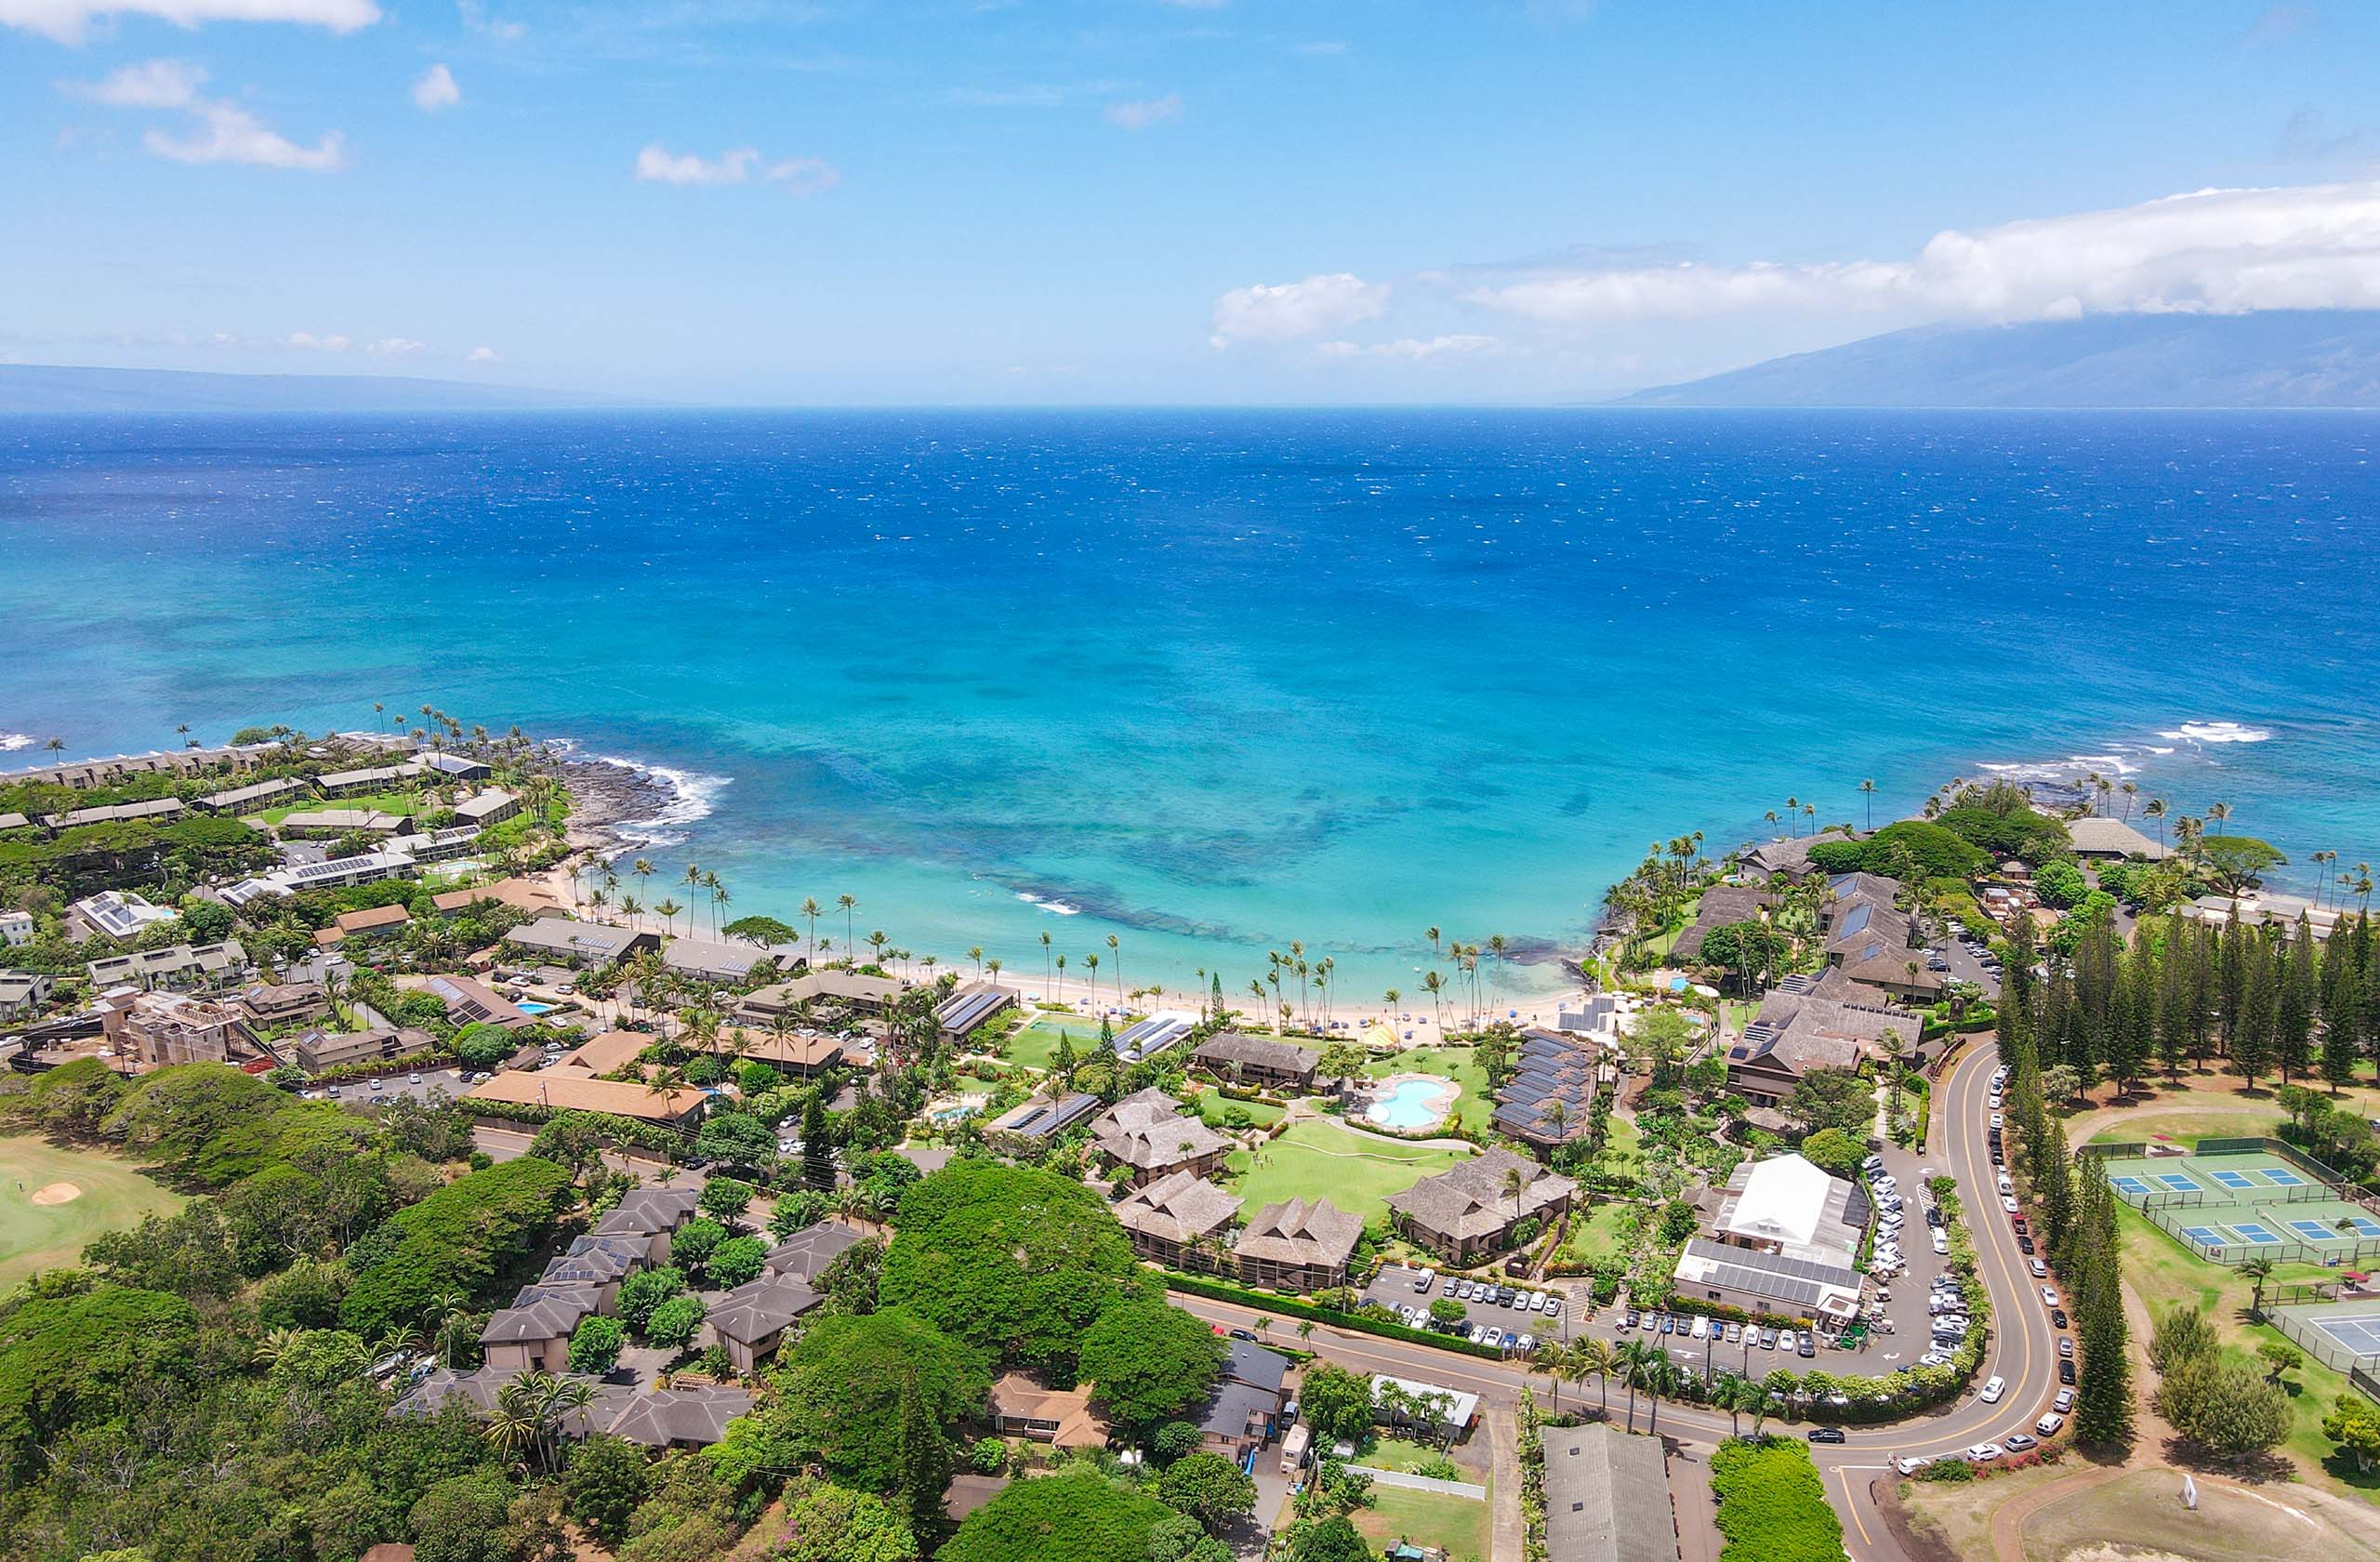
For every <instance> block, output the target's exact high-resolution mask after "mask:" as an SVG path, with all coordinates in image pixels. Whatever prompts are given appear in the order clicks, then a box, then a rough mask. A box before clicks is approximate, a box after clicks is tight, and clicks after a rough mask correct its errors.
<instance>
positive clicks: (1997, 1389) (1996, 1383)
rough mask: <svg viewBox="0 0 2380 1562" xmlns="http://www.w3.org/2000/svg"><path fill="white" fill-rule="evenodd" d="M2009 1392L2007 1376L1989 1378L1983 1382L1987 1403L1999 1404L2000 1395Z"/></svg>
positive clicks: (1984, 1400)
mask: <svg viewBox="0 0 2380 1562" xmlns="http://www.w3.org/2000/svg"><path fill="white" fill-rule="evenodd" d="M2007 1392H2008V1380H2007V1379H2006V1378H2003V1377H1990V1378H1987V1379H1985V1380H1984V1383H1983V1402H1984V1403H1985V1404H1987V1405H1997V1404H1998V1403H2000V1397H2001V1396H2002V1395H2003V1394H2005V1393H2007Z"/></svg>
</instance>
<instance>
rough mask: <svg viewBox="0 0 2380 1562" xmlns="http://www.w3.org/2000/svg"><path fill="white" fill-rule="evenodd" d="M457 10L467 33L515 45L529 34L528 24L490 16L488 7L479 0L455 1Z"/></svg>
mask: <svg viewBox="0 0 2380 1562" xmlns="http://www.w3.org/2000/svg"><path fill="white" fill-rule="evenodd" d="M455 9H456V11H457V12H459V13H460V14H461V16H462V19H463V26H464V29H465V30H466V31H468V32H472V33H479V34H481V35H482V36H483V37H489V38H494V39H496V41H497V42H499V43H506V44H509V43H514V42H517V41H518V40H520V39H522V38H525V37H527V36H528V34H529V24H528V23H527V22H525V21H503V20H497V19H496V18H495V17H492V16H490V15H488V14H487V7H484V6H483V5H481V4H480V3H479V0H455Z"/></svg>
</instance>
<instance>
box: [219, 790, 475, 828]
mask: <svg viewBox="0 0 2380 1562" xmlns="http://www.w3.org/2000/svg"><path fill="white" fill-rule="evenodd" d="M419 801H428V802H429V803H430V807H431V808H442V807H443V806H445V805H444V804H443V803H441V802H439V801H437V800H435V799H434V798H433V799H423V798H417V796H416V795H415V794H414V793H412V792H372V793H368V794H366V795H365V796H363V797H343V798H332V799H330V800H329V801H324V800H322V799H320V798H309V799H307V800H305V801H301V802H293V803H290V804H288V805H286V806H285V807H281V808H267V809H264V810H262V811H260V812H259V813H258V814H257V817H258V818H259V819H262V820H263V821H264V822H265V823H266V824H268V825H277V824H279V823H281V821H282V820H284V819H286V818H287V817H289V815H291V814H318V813H320V812H322V811H323V810H324V809H325V808H376V809H378V810H379V811H380V812H381V813H383V814H403V815H405V816H406V817H407V818H410V817H412V816H413V814H414V813H415V804H416V803H417V802H419Z"/></svg>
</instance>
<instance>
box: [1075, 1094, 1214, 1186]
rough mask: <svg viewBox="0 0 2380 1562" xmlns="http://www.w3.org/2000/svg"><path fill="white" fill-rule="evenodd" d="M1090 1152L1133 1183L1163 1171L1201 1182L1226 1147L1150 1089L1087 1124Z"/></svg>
mask: <svg viewBox="0 0 2380 1562" xmlns="http://www.w3.org/2000/svg"><path fill="white" fill-rule="evenodd" d="M1091 1147H1092V1148H1093V1149H1095V1150H1097V1151H1098V1152H1099V1153H1100V1154H1101V1155H1103V1156H1104V1157H1106V1158H1108V1159H1109V1160H1111V1161H1114V1162H1115V1163H1116V1164H1117V1165H1119V1166H1123V1167H1127V1168H1129V1169H1130V1170H1131V1174H1132V1180H1133V1181H1134V1182H1136V1183H1139V1182H1147V1181H1148V1180H1149V1179H1151V1178H1153V1177H1158V1176H1162V1175H1164V1174H1165V1173H1166V1172H1168V1171H1188V1172H1189V1173H1190V1174H1191V1175H1192V1176H1197V1177H1203V1176H1205V1175H1206V1174H1207V1173H1208V1172H1209V1171H1212V1170H1213V1169H1214V1168H1215V1167H1216V1166H1218V1165H1220V1164H1222V1162H1223V1157H1225V1156H1227V1155H1229V1154H1230V1153H1231V1148H1232V1142H1231V1141H1230V1140H1228V1139H1226V1138H1224V1137H1223V1135H1222V1134H1220V1133H1218V1132H1215V1131H1214V1130H1213V1129H1211V1128H1209V1127H1208V1126H1207V1125H1206V1123H1205V1122H1204V1121H1203V1120H1201V1119H1198V1118H1196V1117H1192V1116H1190V1115H1188V1114H1186V1113H1184V1112H1183V1110H1182V1107H1181V1104H1180V1103H1178V1102H1176V1101H1175V1100H1174V1099H1173V1097H1171V1096H1170V1095H1168V1094H1166V1093H1165V1092H1163V1091H1161V1090H1159V1089H1157V1087H1156V1086H1154V1085H1152V1086H1150V1087H1149V1088H1148V1089H1147V1090H1144V1091H1140V1092H1135V1093H1134V1094H1131V1095H1128V1096H1126V1097H1125V1098H1124V1099H1123V1100H1121V1101H1119V1102H1117V1103H1116V1105H1113V1106H1111V1107H1109V1108H1108V1109H1107V1110H1106V1111H1104V1112H1103V1113H1101V1114H1100V1115H1099V1116H1098V1117H1097V1118H1095V1119H1092V1120H1091Z"/></svg>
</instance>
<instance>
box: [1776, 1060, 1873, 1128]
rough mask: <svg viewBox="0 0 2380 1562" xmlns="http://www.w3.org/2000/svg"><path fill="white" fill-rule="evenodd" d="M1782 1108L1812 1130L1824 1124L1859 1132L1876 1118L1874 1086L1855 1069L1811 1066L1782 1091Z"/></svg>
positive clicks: (1825, 1126)
mask: <svg viewBox="0 0 2380 1562" xmlns="http://www.w3.org/2000/svg"><path fill="white" fill-rule="evenodd" d="M1784 1108H1785V1115H1786V1116H1787V1117H1789V1118H1792V1119H1796V1120H1798V1121H1799V1122H1801V1123H1802V1124H1803V1126H1805V1127H1806V1128H1808V1129H1809V1130H1811V1132H1813V1133H1815V1132H1818V1130H1820V1129H1828V1128H1832V1129H1840V1130H1841V1131H1842V1132H1845V1133H1860V1132H1866V1130H1867V1128H1868V1125H1869V1124H1871V1123H1872V1122H1873V1121H1875V1119H1876V1098H1875V1093H1874V1087H1873V1086H1871V1085H1870V1084H1869V1083H1868V1081H1867V1079H1865V1078H1863V1077H1862V1076H1861V1075H1860V1074H1859V1072H1858V1070H1857V1069H1851V1068H1825V1067H1820V1068H1813V1069H1811V1070H1810V1071H1809V1072H1808V1073H1806V1074H1805V1075H1803V1076H1802V1078H1801V1079H1799V1080H1798V1081H1797V1082H1796V1083H1795V1084H1794V1086H1793V1088H1792V1090H1791V1091H1789V1092H1786V1095H1785V1102H1784Z"/></svg>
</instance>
